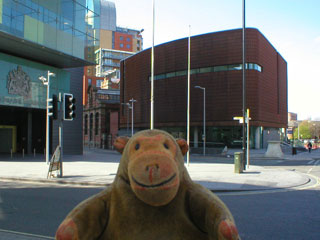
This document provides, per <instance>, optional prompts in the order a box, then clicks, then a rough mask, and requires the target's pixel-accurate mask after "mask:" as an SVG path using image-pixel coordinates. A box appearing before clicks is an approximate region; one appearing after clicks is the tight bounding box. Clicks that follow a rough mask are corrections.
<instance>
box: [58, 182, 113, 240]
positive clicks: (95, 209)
mask: <svg viewBox="0 0 320 240" xmlns="http://www.w3.org/2000/svg"><path fill="white" fill-rule="evenodd" d="M110 191H111V190H110V188H107V189H105V190H104V191H102V192H100V193H98V194H97V195H95V196H92V197H91V198H89V199H87V200H84V201H83V202H81V203H80V204H79V205H78V206H76V207H75V208H74V209H73V210H72V211H71V212H70V213H69V214H68V216H67V217H66V218H65V219H64V221H63V222H62V223H61V224H60V226H59V228H58V230H57V232H56V239H57V240H69V239H70V240H78V239H81V240H82V239H97V238H98V237H99V236H100V235H101V234H102V232H103V231H104V229H105V228H106V225H107V223H108V209H109V207H108V205H109V204H108V202H109V199H110V195H111V193H110Z"/></svg>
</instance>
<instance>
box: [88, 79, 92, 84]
mask: <svg viewBox="0 0 320 240" xmlns="http://www.w3.org/2000/svg"><path fill="white" fill-rule="evenodd" d="M91 83H92V79H91V78H88V86H91Z"/></svg>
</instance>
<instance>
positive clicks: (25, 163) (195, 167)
mask: <svg viewBox="0 0 320 240" xmlns="http://www.w3.org/2000/svg"><path fill="white" fill-rule="evenodd" d="M236 151H240V149H232V150H228V152H227V153H226V154H225V155H220V154H218V155H209V156H203V155H195V154H192V155H190V161H189V164H187V163H185V165H186V168H187V170H188V172H189V174H190V176H191V178H192V179H193V181H195V182H198V183H200V184H201V185H203V186H205V187H207V188H208V189H210V190H212V191H214V192H218V191H249V190H271V189H284V188H295V187H299V186H303V185H306V184H309V183H310V182H311V181H313V182H314V181H319V180H318V179H316V180H314V179H312V176H310V175H308V174H302V173H299V172H295V171H289V170H281V169H277V168H272V169H271V168H266V167H263V166H256V165H250V166H249V167H247V168H246V170H244V171H243V173H235V172H234V164H233V157H234V156H233V154H234V152H236ZM265 152H266V149H260V150H254V149H253V150H251V151H250V159H251V160H259V159H264V160H269V161H273V162H274V163H280V162H283V161H286V160H307V161H310V162H311V161H313V162H315V163H316V164H319V162H320V149H317V150H313V151H312V152H311V153H308V152H298V154H297V155H291V152H290V151H286V152H285V154H284V156H283V157H282V158H266V157H265V156H264V153H265ZM120 158H121V155H120V154H119V153H117V152H116V151H112V150H103V149H85V150H84V154H83V155H66V156H64V157H63V176H62V177H61V178H60V177H53V178H49V179H47V173H48V169H49V165H48V164H47V163H46V162H45V156H44V155H41V154H39V155H36V156H34V155H26V156H24V157H22V156H21V155H17V154H15V155H13V157H12V158H11V156H10V155H0V180H2V181H4V180H6V181H24V182H32V183H51V184H68V185H70V184H71V185H78V186H79V185H81V186H86V187H90V186H91V187H101V188H103V187H105V186H107V185H110V184H111V183H112V182H113V180H114V178H115V175H116V173H117V168H118V164H119V161H120Z"/></svg>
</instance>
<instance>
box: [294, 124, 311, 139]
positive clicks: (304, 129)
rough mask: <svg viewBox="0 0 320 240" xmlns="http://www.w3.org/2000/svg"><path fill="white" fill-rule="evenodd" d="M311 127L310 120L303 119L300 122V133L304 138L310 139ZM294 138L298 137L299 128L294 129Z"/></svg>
mask: <svg viewBox="0 0 320 240" xmlns="http://www.w3.org/2000/svg"><path fill="white" fill-rule="evenodd" d="M311 127H312V124H310V121H303V122H301V123H300V124H299V134H300V138H302V139H310V138H312V135H311ZM294 138H295V139H298V128H295V129H294Z"/></svg>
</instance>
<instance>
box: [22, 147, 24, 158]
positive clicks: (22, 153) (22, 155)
mask: <svg viewBox="0 0 320 240" xmlns="http://www.w3.org/2000/svg"><path fill="white" fill-rule="evenodd" d="M22 158H24V148H22Z"/></svg>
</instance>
